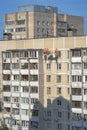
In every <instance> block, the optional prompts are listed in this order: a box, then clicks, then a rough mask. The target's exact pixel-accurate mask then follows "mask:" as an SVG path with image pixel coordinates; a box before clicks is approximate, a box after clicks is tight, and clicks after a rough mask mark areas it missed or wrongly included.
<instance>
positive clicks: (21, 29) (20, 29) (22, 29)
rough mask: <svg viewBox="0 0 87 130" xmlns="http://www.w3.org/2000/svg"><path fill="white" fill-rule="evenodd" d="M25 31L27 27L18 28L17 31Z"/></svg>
mask: <svg viewBox="0 0 87 130" xmlns="http://www.w3.org/2000/svg"><path fill="white" fill-rule="evenodd" d="M24 31H26V28H25V27H21V28H16V32H24Z"/></svg>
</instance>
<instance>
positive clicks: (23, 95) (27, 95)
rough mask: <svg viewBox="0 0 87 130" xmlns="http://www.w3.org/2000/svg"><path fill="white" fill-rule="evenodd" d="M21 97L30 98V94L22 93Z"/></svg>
mask: <svg viewBox="0 0 87 130" xmlns="http://www.w3.org/2000/svg"><path fill="white" fill-rule="evenodd" d="M21 97H29V92H27V93H26V92H22V93H21Z"/></svg>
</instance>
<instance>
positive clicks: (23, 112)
mask: <svg viewBox="0 0 87 130" xmlns="http://www.w3.org/2000/svg"><path fill="white" fill-rule="evenodd" d="M21 111H22V115H29V111H28V109H22V110H21Z"/></svg>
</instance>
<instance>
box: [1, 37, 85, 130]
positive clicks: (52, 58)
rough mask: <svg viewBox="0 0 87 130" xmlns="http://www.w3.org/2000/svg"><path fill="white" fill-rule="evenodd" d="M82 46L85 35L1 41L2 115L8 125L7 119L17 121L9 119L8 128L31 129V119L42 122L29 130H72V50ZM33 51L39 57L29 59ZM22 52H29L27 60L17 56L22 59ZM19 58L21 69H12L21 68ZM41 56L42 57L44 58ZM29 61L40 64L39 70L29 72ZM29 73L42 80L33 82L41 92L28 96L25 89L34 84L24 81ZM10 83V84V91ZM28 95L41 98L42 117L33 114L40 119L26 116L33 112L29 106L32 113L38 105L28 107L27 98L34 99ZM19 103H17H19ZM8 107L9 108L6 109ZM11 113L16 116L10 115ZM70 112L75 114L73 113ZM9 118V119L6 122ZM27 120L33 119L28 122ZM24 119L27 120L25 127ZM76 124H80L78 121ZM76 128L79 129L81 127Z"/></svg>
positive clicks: (40, 111) (40, 112)
mask: <svg viewBox="0 0 87 130" xmlns="http://www.w3.org/2000/svg"><path fill="white" fill-rule="evenodd" d="M82 46H83V47H86V46H87V37H85V36H82V37H63V38H61V37H60V38H45V39H30V40H11V41H0V59H1V60H0V81H1V84H2V91H3V92H2V101H3V108H4V109H3V112H2V119H3V121H6V122H8V118H9V119H11V118H12V119H16V121H17V123H16V121H14V122H13V123H12V122H10V120H9V122H8V125H9V126H11V127H14V126H15V127H14V128H22V129H23V130H24V129H26V130H27V129H28V128H29V127H30V126H32V125H33V124H30V125H28V122H27V121H29V120H30V121H36V118H37V119H38V122H39V123H36V122H33V123H34V127H30V130H36V129H38V130H39V129H40V128H41V129H43V130H54V129H55V130H60V129H61V130H65V129H67V130H72V127H73V122H72V118H71V117H72V114H73V113H74V111H73V110H74V109H73V107H72V108H71V100H70V86H71V82H70V73H71V71H70V64H71V60H70V59H71V57H70V49H71V48H76V47H77V48H81V47H82ZM39 50H40V51H41V52H40V51H39ZM2 51H3V52H2ZM30 51H37V54H38V55H37V57H36V58H34V57H31V58H30V57H29V53H30ZM7 52H9V53H10V54H11V57H10V58H6V61H5V62H6V65H5V63H4V59H3V58H2V56H3V55H2V54H3V53H5V54H6V53H7ZM15 52H17V55H16V54H14V53H15ZM21 52H22V53H24V52H28V55H27V54H26V56H25V57H19V56H18V55H19V54H20V56H21ZM6 55H8V54H6ZM23 55H25V54H23ZM16 57H17V58H18V59H19V60H18V63H17V64H20V67H19V68H18V69H13V68H12V67H18V65H16V64H15V62H17V59H16ZM39 57H41V59H40V58H39ZM27 59H29V61H33V62H34V63H35V61H36V60H37V61H38V65H39V67H38V68H37V70H34V69H33V70H30V69H29V68H27V64H29V61H27ZM35 59H36V60H35ZM27 62H28V63H27ZM2 63H3V65H2ZM22 63H24V64H26V65H25V68H26V69H23V68H22V65H24V64H22ZM9 65H10V68H9ZM5 68H8V69H9V70H5ZM30 72H31V75H33V74H37V72H38V76H39V77H40V80H38V81H37V83H38V86H37V84H36V83H35V81H33V83H35V84H34V85H35V86H36V87H37V88H38V92H37V93H36V94H35V93H34V94H33V92H34V91H37V90H32V92H31V93H29V92H30V91H29V92H28V91H27V90H26V88H27V89H29V88H30V87H29V83H31V81H30V80H28V81H22V80H23V79H25V78H28V77H29V76H30ZM16 74H17V75H16ZM7 75H8V76H7ZM18 75H19V76H18ZM6 77H7V78H6ZM8 77H9V78H11V79H9V80H10V81H6V80H8ZM17 77H18V78H17ZM19 77H20V79H19ZM15 80H18V81H15ZM5 83H6V84H5ZM8 83H10V87H11V90H10V87H9V84H8ZM16 83H17V85H18V89H17V88H16V87H17V86H16ZM23 83H24V84H23ZM26 83H28V84H26ZM7 84H8V85H7ZM19 84H20V86H19ZM5 85H7V86H5ZM23 85H24V86H23ZM25 85H26V86H25ZM14 86H15V87H14ZM35 86H32V84H31V87H35ZM23 87H24V88H23ZM19 88H20V89H19ZM35 89H36V88H35ZM20 90H21V91H20ZM7 91H8V92H7ZM9 91H10V92H9ZM14 91H15V92H14ZM16 91H18V92H16ZM24 91H25V92H24ZM26 91H27V92H26ZM28 94H30V95H31V98H32V95H33V97H38V99H39V103H38V104H39V107H40V109H39V108H38V113H39V114H38V113H37V112H36V113H33V114H38V116H37V117H35V116H32V115H30V116H29V115H26V113H27V112H30V111H29V110H30V107H31V114H32V112H34V111H32V107H33V105H35V104H31V102H30V105H29V104H27V102H26V101H25V100H26V99H25V98H27V96H28V99H30V100H31V98H29V95H28ZM5 96H7V97H8V98H4V97H5ZM9 97H11V100H10V99H9ZM15 98H16V99H15ZM22 98H24V99H23V101H24V102H25V104H24V102H23V103H22ZM76 98H77V97H76ZM76 98H75V99H76ZM7 99H9V100H10V101H9V100H8V101H9V103H8V101H6V100H7ZM79 100H80V98H79ZM16 102H18V103H19V104H18V103H16ZM7 104H8V105H7ZM6 105H7V106H8V107H9V108H7V106H6ZM17 105H18V107H17ZM19 107H20V108H21V109H20V110H18V109H19ZM12 109H13V111H12ZM26 109H27V110H28V111H27V110H26ZM76 109H77V108H75V110H76ZM16 110H17V111H16ZM35 110H36V109H35ZM71 110H72V111H71ZM76 111H78V110H76ZM10 112H13V113H12V114H11V113H10ZM16 112H18V113H16ZM71 112H73V113H72V114H71ZM20 113H21V116H20ZM77 113H78V112H77ZM6 117H8V118H7V119H5V118H6ZM23 117H25V118H23ZM28 117H31V118H30V119H29V120H28ZM4 119H5V120H4ZM24 120H25V121H26V124H25V122H24ZM11 121H12V120H11ZM19 124H20V125H19ZM37 124H38V128H36V126H37ZM75 124H76V125H77V122H76V123H75ZM85 124H86V123H85ZM71 126H72V127H71ZM74 126H75V125H74ZM76 129H78V127H77V128H76ZM76 129H74V130H76Z"/></svg>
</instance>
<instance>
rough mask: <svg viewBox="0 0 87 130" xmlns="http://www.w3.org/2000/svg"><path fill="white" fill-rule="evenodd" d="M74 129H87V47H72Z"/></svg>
mask: <svg viewBox="0 0 87 130" xmlns="http://www.w3.org/2000/svg"><path fill="white" fill-rule="evenodd" d="M71 108H72V109H71V111H72V121H71V122H72V130H77V129H78V130H87V48H75V49H71Z"/></svg>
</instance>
